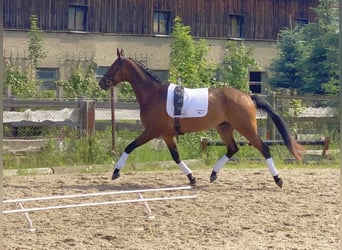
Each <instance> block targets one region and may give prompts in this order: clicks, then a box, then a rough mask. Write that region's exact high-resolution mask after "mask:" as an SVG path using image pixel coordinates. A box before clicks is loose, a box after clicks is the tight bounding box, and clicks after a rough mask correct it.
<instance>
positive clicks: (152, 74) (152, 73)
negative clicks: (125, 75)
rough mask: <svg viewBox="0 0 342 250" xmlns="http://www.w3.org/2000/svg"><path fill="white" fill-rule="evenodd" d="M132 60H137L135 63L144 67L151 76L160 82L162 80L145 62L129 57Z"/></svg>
mask: <svg viewBox="0 0 342 250" xmlns="http://www.w3.org/2000/svg"><path fill="white" fill-rule="evenodd" d="M129 59H130V60H132V61H133V62H135V64H136V65H137V66H139V68H140V69H142V70H143V71H145V72H146V73H147V74H148V75H149V76H150V77H152V78H153V79H154V80H156V81H158V82H160V83H161V82H162V80H161V79H160V78H159V76H157V75H156V74H155V73H154V72H153V71H151V70H150V69H149V68H147V67H146V66H145V65H144V64H143V63H141V62H139V61H137V60H135V59H133V58H129Z"/></svg>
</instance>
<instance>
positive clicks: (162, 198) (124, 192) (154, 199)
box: [3, 186, 197, 231]
mask: <svg viewBox="0 0 342 250" xmlns="http://www.w3.org/2000/svg"><path fill="white" fill-rule="evenodd" d="M185 189H191V186H184V187H169V188H154V189H140V190H124V191H112V192H99V193H89V194H74V195H59V196H46V197H37V198H23V199H13V200H4V201H3V204H6V203H7V204H8V203H19V206H20V209H13V210H4V211H3V214H10V213H24V215H25V218H26V220H27V221H28V223H29V225H30V227H29V230H31V231H34V230H35V229H34V227H33V223H32V220H31V219H30V217H29V214H28V212H34V211H43V210H52V209H61V208H76V207H86V206H99V205H109V204H123V203H134V202H143V203H144V205H145V207H146V209H147V211H148V218H154V217H153V216H152V210H151V209H150V207H149V206H148V203H147V202H148V201H163V200H179V199H194V198H197V196H196V195H186V196H168V197H155V198H144V197H143V196H142V193H148V192H162V191H177V190H185ZM129 193H137V194H138V196H139V199H132V200H116V201H113V200H112V201H104V202H93V203H78V204H69V205H60V206H48V207H33V208H25V207H24V205H23V202H33V201H44V200H45V201H46V200H57V199H71V198H83V197H94V196H105V195H119V194H129Z"/></svg>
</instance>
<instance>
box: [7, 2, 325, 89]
mask: <svg viewBox="0 0 342 250" xmlns="http://www.w3.org/2000/svg"><path fill="white" fill-rule="evenodd" d="M318 2H319V1H318V0H286V1H284V0H183V1H179V0H4V1H3V4H4V6H3V11H4V13H3V20H4V57H5V59H6V60H11V61H12V62H15V63H17V64H22V65H25V64H28V63H29V59H28V54H29V53H28V32H29V29H30V16H31V15H36V16H37V17H38V27H39V28H40V29H41V30H42V31H43V34H42V36H43V41H44V49H45V50H46V51H47V52H48V53H47V56H46V58H45V59H44V60H42V61H41V62H40V64H39V66H38V68H37V77H38V78H39V79H41V80H42V81H44V82H45V84H46V86H48V85H49V84H50V87H52V88H53V86H52V85H53V84H54V82H55V81H56V80H59V79H68V78H69V77H70V73H71V70H72V68H73V66H74V65H75V64H77V63H82V64H84V65H87V64H88V63H90V62H92V61H94V62H96V64H97V66H98V70H97V77H98V78H100V77H101V76H102V75H103V73H104V72H105V70H106V68H107V67H108V66H110V65H111V64H112V62H113V61H114V60H115V58H116V48H123V49H124V50H125V51H126V54H128V55H129V56H131V57H133V58H136V59H137V60H139V61H142V62H144V63H145V65H146V66H147V67H149V68H150V69H151V70H153V71H154V72H155V73H156V74H158V75H160V76H161V78H162V79H163V80H166V79H167V76H168V69H169V54H170V41H171V38H170V33H171V30H172V21H173V20H174V18H175V17H176V16H179V17H181V18H182V23H183V24H184V25H187V26H190V27H191V35H192V36H193V37H194V38H195V39H197V38H202V39H206V41H207V43H208V45H209V46H210V52H209V57H210V58H209V59H212V60H214V61H215V62H216V63H220V62H222V59H223V56H224V53H225V44H226V41H227V40H229V39H232V40H237V41H244V43H245V44H246V45H247V46H249V45H251V46H253V47H254V55H255V58H256V60H257V61H258V63H259V65H260V66H261V68H262V70H261V71H258V72H254V71H251V73H250V80H251V86H254V87H255V88H254V87H252V88H253V91H254V92H260V91H261V82H262V81H263V78H264V77H265V75H266V73H267V70H268V67H269V64H270V61H271V59H272V58H274V56H275V55H276V53H277V50H276V49H275V42H276V40H277V38H278V37H277V36H278V33H279V31H280V30H281V29H283V28H285V27H288V28H293V29H294V28H297V27H300V25H304V24H306V23H308V22H313V21H315V14H314V10H313V9H312V8H315V7H317V6H318Z"/></svg>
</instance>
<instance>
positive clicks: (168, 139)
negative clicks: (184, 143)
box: [163, 136, 196, 185]
mask: <svg viewBox="0 0 342 250" xmlns="http://www.w3.org/2000/svg"><path fill="white" fill-rule="evenodd" d="M163 139H164V141H165V143H166V145H167V147H168V149H169V150H170V153H171V156H172V159H173V160H174V161H175V162H176V163H177V164H178V166H179V167H180V169H181V170H182V171H183V173H184V174H185V175H186V176H187V177H188V179H189V181H190V184H191V185H195V184H196V178H195V177H193V176H192V171H191V169H190V168H189V167H188V166H187V165H186V164H185V162H184V161H182V160H181V159H180V157H179V153H178V150H177V144H176V141H175V137H174V136H163Z"/></svg>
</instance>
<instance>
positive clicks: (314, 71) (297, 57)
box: [270, 0, 339, 94]
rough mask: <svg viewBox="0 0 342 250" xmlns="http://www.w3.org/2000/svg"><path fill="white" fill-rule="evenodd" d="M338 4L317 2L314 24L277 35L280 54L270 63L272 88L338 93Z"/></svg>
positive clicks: (327, 0)
mask: <svg viewBox="0 0 342 250" xmlns="http://www.w3.org/2000/svg"><path fill="white" fill-rule="evenodd" d="M337 4H338V3H337V0H320V3H319V5H318V7H317V8H315V12H316V14H317V18H318V21H317V22H315V23H310V24H307V25H304V26H302V27H300V28H299V29H295V30H292V31H291V30H288V29H286V30H282V31H281V32H280V37H281V40H280V41H279V43H278V45H277V47H278V48H279V50H280V53H279V55H278V57H277V58H275V59H274V60H273V62H272V67H271V77H270V84H271V86H273V87H275V88H278V87H283V88H296V89H297V90H298V91H299V92H302V93H312V94H337V93H338V92H339V80H338V58H339V42H338V32H337V30H338V22H337V21H336V20H338V13H337V8H336V6H337Z"/></svg>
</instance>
